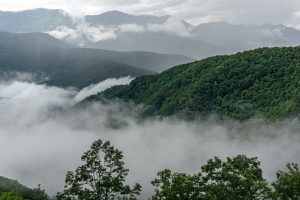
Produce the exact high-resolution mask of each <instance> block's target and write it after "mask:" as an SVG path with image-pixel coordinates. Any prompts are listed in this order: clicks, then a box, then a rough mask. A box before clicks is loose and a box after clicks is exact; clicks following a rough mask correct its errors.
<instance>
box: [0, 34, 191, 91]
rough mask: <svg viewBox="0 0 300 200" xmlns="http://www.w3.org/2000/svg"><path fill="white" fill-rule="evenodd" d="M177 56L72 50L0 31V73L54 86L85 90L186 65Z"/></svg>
mask: <svg viewBox="0 0 300 200" xmlns="http://www.w3.org/2000/svg"><path fill="white" fill-rule="evenodd" d="M188 61H191V59H189V58H187V57H183V56H176V55H161V54H155V53H147V52H113V51H106V50H96V49H84V48H74V47H72V46H71V45H68V44H66V43H63V42H61V41H59V40H56V39H54V38H53V37H50V36H49V35H47V34H42V33H27V34H11V33H5V32H0V72H1V73H4V72H9V71H18V72H29V73H36V74H41V75H45V76H47V78H49V80H47V81H46V83H48V84H50V85H56V86H63V87H66V86H72V87H78V88H82V87H86V86H88V85H90V84H91V83H97V82H99V81H102V80H104V79H107V78H114V77H121V76H140V75H144V74H151V73H154V72H153V71H155V70H158V69H160V68H161V67H162V66H166V67H167V66H169V67H171V66H172V65H173V64H174V63H181V62H188Z"/></svg>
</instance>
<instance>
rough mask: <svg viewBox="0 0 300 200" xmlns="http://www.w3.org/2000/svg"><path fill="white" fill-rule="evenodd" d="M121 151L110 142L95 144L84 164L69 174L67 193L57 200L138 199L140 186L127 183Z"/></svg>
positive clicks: (65, 191) (84, 155)
mask: <svg viewBox="0 0 300 200" xmlns="http://www.w3.org/2000/svg"><path fill="white" fill-rule="evenodd" d="M122 159H123V154H122V152H121V151H119V150H117V149H115V148H114V146H112V145H110V142H103V141H102V140H97V141H95V142H94V143H93V144H92V146H91V148H90V150H88V151H87V152H85V153H84V154H83V156H82V157H81V160H82V161H83V162H84V164H83V165H81V166H79V167H78V168H77V169H76V170H75V171H74V172H72V171H69V172H68V173H67V175H66V180H65V182H66V185H65V190H64V191H63V192H62V193H59V194H58V195H57V199H58V200H100V199H101V200H112V199H122V200H125V199H130V200H131V199H136V195H139V193H140V190H141V186H140V185H139V184H136V185H135V186H134V187H133V188H131V187H130V186H129V185H126V184H125V178H126V177H127V175H128V172H129V170H128V169H125V168H124V162H123V161H122Z"/></svg>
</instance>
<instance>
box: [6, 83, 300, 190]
mask: <svg viewBox="0 0 300 200" xmlns="http://www.w3.org/2000/svg"><path fill="white" fill-rule="evenodd" d="M129 81H130V79H129V78H124V79H120V80H117V79H116V80H107V81H104V82H103V83H100V84H98V85H95V86H94V87H91V88H86V89H84V90H83V91H80V92H78V91H73V90H66V89H61V88H56V87H47V86H45V85H38V84H34V83H28V82H20V81H15V82H9V83H3V82H2V83H1V84H0V96H1V99H0V138H1V140H0V159H1V165H0V175H3V176H7V177H10V178H15V179H18V180H19V181H20V182H22V183H24V184H27V185H28V186H31V187H34V186H37V184H39V183H41V184H42V186H43V187H45V188H46V190H47V191H48V192H50V193H51V194H55V193H56V192H57V191H60V190H62V186H63V185H64V177H65V174H66V171H67V170H73V169H75V168H76V166H78V165H79V164H80V156H81V155H82V153H83V152H84V151H86V150H87V149H88V148H89V146H90V144H91V143H92V141H93V140H96V139H98V138H102V139H104V140H110V141H111V142H112V143H113V144H114V145H115V146H116V147H117V148H119V149H120V150H122V151H123V152H124V159H125V162H126V166H127V167H128V168H129V169H130V176H129V179H128V182H129V183H134V182H140V183H142V184H143V187H144V188H143V191H144V193H143V195H145V196H147V195H149V194H151V190H152V188H151V186H150V184H149V182H150V180H152V179H153V178H154V177H155V174H156V172H158V171H159V170H162V169H164V168H171V169H172V170H175V171H179V172H195V171H197V170H198V169H199V166H200V165H201V164H203V163H205V162H206V161H207V159H209V158H211V157H212V156H220V157H225V156H234V155H237V154H241V153H243V154H247V155H249V156H258V157H259V159H260V160H261V161H262V166H263V169H264V172H265V176H266V177H267V178H269V179H272V178H274V175H275V172H276V171H277V170H278V169H282V168H284V165H285V164H286V163H287V162H290V161H293V162H300V155H299V153H298V152H299V150H300V147H299V142H300V135H299V130H300V123H299V122H298V120H290V121H285V122H280V123H266V122H264V121H263V120H251V121H249V122H245V123H239V122H235V121H227V122H218V121H216V120H214V119H210V120H205V121H203V120H195V121H192V122H186V121H182V120H178V119H172V118H170V119H164V120H159V119H152V120H146V121H141V120H138V119H136V118H135V114H136V112H135V111H136V110H138V108H136V107H134V106H133V105H125V104H118V103H111V104H108V105H101V104H95V105H90V106H89V107H86V108H77V109H71V110H69V109H67V108H69V107H70V106H71V105H73V104H74V103H76V102H77V100H79V99H82V98H83V97H84V96H86V95H87V94H91V93H95V92H96V91H99V90H102V89H104V88H106V87H108V86H110V85H113V84H126V83H128V82H129ZM76 98H77V99H76Z"/></svg>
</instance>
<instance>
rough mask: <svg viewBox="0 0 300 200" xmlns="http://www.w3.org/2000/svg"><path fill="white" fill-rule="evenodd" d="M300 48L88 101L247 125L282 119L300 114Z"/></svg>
mask: <svg viewBox="0 0 300 200" xmlns="http://www.w3.org/2000/svg"><path fill="white" fill-rule="evenodd" d="M299 88H300V47H284V48H261V49H256V50H252V51H247V52H243V53H238V54H235V55H231V56H216V57H211V58H207V59H204V60H201V61H198V62H194V63H190V64H185V65H181V66H177V67H174V68H172V69H170V70H167V71H165V72H163V73H161V74H158V75H148V76H142V77H139V78H137V79H135V80H134V81H133V82H132V83H131V84H130V85H129V86H115V87H112V88H111V89H108V90H106V91H105V92H103V93H100V94H98V95H95V96H91V97H90V98H88V99H87V101H95V100H100V99H103V97H104V98H120V99H123V100H126V101H133V102H135V103H137V104H144V105H145V106H146V108H147V109H146V111H147V112H146V113H147V114H151V115H162V116H168V115H173V114H184V115H188V116H190V115H191V116H194V114H195V113H197V114H199V113H200V114H204V115H206V114H212V113H213V114H215V113H216V114H218V115H219V116H220V117H226V118H227V117H229V118H234V119H242V120H243V119H247V118H250V117H253V116H264V117H267V118H273V119H275V118H280V117H290V116H298V113H299V112H300V90H299Z"/></svg>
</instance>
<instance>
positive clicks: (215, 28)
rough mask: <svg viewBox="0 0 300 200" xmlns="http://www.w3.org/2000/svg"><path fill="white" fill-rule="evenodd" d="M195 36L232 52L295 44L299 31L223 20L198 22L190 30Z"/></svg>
mask: <svg viewBox="0 0 300 200" xmlns="http://www.w3.org/2000/svg"><path fill="white" fill-rule="evenodd" d="M192 33H193V35H195V38H198V39H201V40H204V41H207V42H209V43H211V44H214V45H218V46H222V47H224V48H225V47H226V48H227V49H230V50H231V51H232V52H236V51H243V50H246V49H254V48H258V47H266V46H268V47H272V46H273V47H274V46H295V45H299V44H300V31H298V30H296V29H293V28H289V27H286V26H283V25H270V24H265V25H250V24H249V25H245V24H241V25H233V24H229V23H225V22H214V23H206V24H200V25H199V26H197V27H195V28H194V29H193V30H192Z"/></svg>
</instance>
